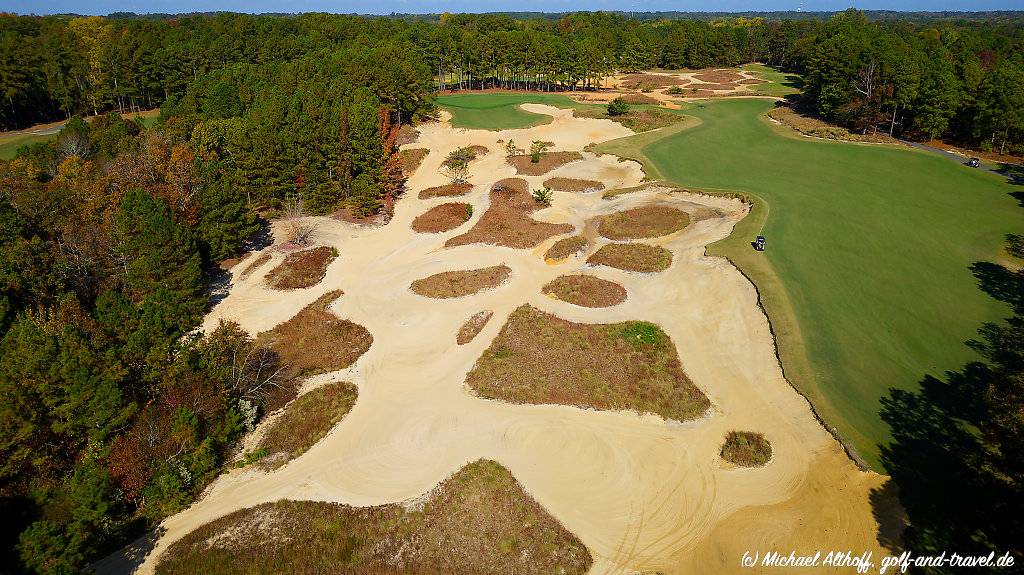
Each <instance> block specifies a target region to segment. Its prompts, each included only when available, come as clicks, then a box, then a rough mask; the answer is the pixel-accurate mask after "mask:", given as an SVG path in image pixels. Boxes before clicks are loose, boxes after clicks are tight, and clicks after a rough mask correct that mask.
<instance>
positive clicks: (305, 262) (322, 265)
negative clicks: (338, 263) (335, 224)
mask: <svg viewBox="0 0 1024 575" xmlns="http://www.w3.org/2000/svg"><path fill="white" fill-rule="evenodd" d="M336 257H338V250H336V249H334V248H333V247H331V246H319V247H315V248H312V249H308V250H302V251H300V252H292V253H290V254H288V255H287V256H286V257H285V258H284V261H283V262H281V263H279V264H277V267H275V268H274V269H272V270H270V272H269V273H267V276H266V280H267V285H269V286H270V287H272V288H274V289H281V290H285V289H301V288H308V287H312V286H315V285H316V284H318V283H320V280H322V279H324V276H325V275H327V266H328V265H330V263H331V262H332V261H334V258H336Z"/></svg>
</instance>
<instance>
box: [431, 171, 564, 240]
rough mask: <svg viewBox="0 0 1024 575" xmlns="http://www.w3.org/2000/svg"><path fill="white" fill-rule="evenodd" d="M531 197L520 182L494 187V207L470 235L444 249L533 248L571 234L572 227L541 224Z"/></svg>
mask: <svg viewBox="0 0 1024 575" xmlns="http://www.w3.org/2000/svg"><path fill="white" fill-rule="evenodd" d="M541 207H542V206H541V205H540V204H538V203H537V202H536V201H535V200H534V199H533V196H532V195H530V191H529V184H528V183H527V182H526V180H523V179H520V178H509V179H506V180H501V181H500V182H498V183H496V184H494V186H492V187H491V206H490V207H489V208H487V211H486V212H484V215H483V216H481V218H480V221H478V222H477V223H476V225H475V226H473V228H472V229H471V230H469V231H468V232H466V233H464V234H462V235H461V236H456V237H454V238H451V239H450V240H448V241H447V242H445V244H444V245H445V247H453V246H461V245H464V244H474V243H480V244H491V245H496V246H506V247H510V248H532V247H534V246H536V245H537V244H539V243H541V242H543V241H544V240H546V239H548V238H550V237H551V236H557V235H559V234H564V233H567V232H571V231H572V230H573V227H572V226H571V225H569V224H551V223H546V222H539V221H537V220H534V219H533V218H531V217H530V214H532V213H533V212H535V211H537V210H538V209H540V208H541Z"/></svg>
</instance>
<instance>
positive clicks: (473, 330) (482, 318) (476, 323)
mask: <svg viewBox="0 0 1024 575" xmlns="http://www.w3.org/2000/svg"><path fill="white" fill-rule="evenodd" d="M493 315H494V312H493V311H491V310H486V311H481V312H477V313H475V314H473V315H472V316H470V318H469V319H467V320H466V323H464V324H462V327H460V328H459V333H458V335H457V336H455V343H457V344H459V345H466V344H467V343H469V342H471V341H473V338H475V337H476V336H477V335H479V334H480V330H482V329H483V328H484V326H485V325H487V322H489V321H491V316H493Z"/></svg>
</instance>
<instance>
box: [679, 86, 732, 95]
mask: <svg viewBox="0 0 1024 575" xmlns="http://www.w3.org/2000/svg"><path fill="white" fill-rule="evenodd" d="M693 87H694V88H696V89H698V90H704V91H714V92H733V91H735V90H736V88H737V87H738V86H737V85H736V84H694V85H693ZM684 93H685V92H684Z"/></svg>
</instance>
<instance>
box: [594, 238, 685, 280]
mask: <svg viewBox="0 0 1024 575" xmlns="http://www.w3.org/2000/svg"><path fill="white" fill-rule="evenodd" d="M587 263H588V264H594V265H597V266H608V267H613V268H617V269H620V270H625V271H629V272H641V273H652V272H660V271H664V270H666V269H668V266H670V265H672V252H670V251H668V250H666V249H665V248H663V247H660V246H649V245H647V244H607V245H605V246H603V247H601V249H599V250H597V251H596V252H594V255H592V256H590V257H589V258H587Z"/></svg>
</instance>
